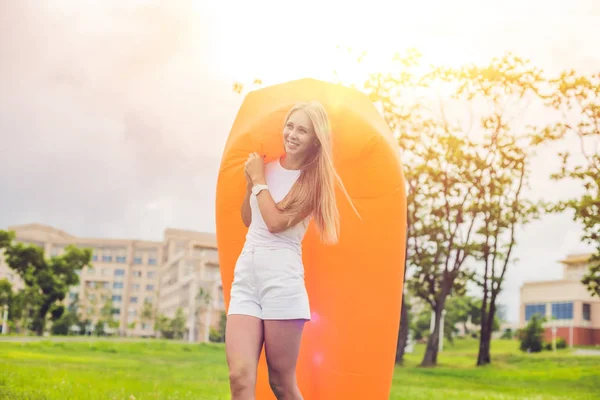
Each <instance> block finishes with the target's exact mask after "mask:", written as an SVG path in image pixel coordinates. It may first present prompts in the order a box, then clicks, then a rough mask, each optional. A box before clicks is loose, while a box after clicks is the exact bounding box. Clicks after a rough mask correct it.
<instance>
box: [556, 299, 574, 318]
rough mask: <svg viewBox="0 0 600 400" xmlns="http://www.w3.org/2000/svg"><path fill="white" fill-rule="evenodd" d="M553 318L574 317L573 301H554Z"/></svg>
mask: <svg viewBox="0 0 600 400" xmlns="http://www.w3.org/2000/svg"><path fill="white" fill-rule="evenodd" d="M552 318H556V319H573V303H570V302H569V303H552Z"/></svg>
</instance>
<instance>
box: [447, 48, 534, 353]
mask: <svg viewBox="0 0 600 400" xmlns="http://www.w3.org/2000/svg"><path fill="white" fill-rule="evenodd" d="M440 76H441V77H442V79H443V80H444V81H447V82H457V83H459V86H458V88H457V90H456V91H455V92H454V93H453V98H454V99H455V100H456V101H459V102H461V101H462V102H464V104H469V103H472V104H473V105H479V107H478V108H479V114H480V119H481V123H480V126H479V127H478V132H479V133H478V134H479V136H480V138H479V139H478V140H477V145H476V150H475V151H476V153H477V157H476V159H477V164H478V170H479V174H478V178H477V179H475V180H473V181H472V185H473V189H474V191H475V192H476V201H475V202H473V203H472V205H471V206H472V207H473V210H472V212H473V213H476V214H477V215H478V218H477V223H476V224H475V227H476V228H477V230H476V235H474V236H473V244H475V246H474V248H473V249H472V250H473V251H472V253H471V255H472V256H473V257H474V259H475V260H477V262H478V265H481V266H482V268H479V269H478V270H480V271H481V272H479V273H475V274H474V275H473V277H474V280H475V282H476V283H477V284H478V285H479V286H480V287H481V289H482V292H483V293H482V294H483V297H482V301H481V315H480V317H481V330H480V336H479V340H480V343H479V354H478V360H477V365H486V364H489V363H490V362H491V357H490V345H491V336H492V331H493V328H494V323H495V319H496V300H497V298H498V295H499V294H500V292H501V290H502V284H503V282H504V278H505V276H506V271H507V269H508V266H509V265H510V264H511V262H512V261H514V260H513V250H514V248H515V246H516V244H517V236H516V232H517V229H518V228H520V227H521V226H523V225H525V224H527V223H528V222H530V221H531V220H533V219H535V218H539V215H540V213H539V210H540V208H541V206H542V204H541V203H534V202H532V201H529V200H527V199H526V198H524V194H523V190H524V188H525V186H526V185H527V183H528V177H529V165H530V160H531V157H532V156H533V155H534V153H533V150H534V149H535V145H536V144H540V143H542V142H543V140H540V139H539V137H538V136H537V131H536V130H535V129H532V128H529V129H525V130H523V129H522V128H515V127H514V126H512V125H511V122H517V123H520V122H522V121H520V120H517V119H516V118H514V116H513V115H511V113H510V111H511V108H515V109H516V110H517V114H521V115H522V110H525V109H526V108H527V106H528V104H525V103H530V102H531V101H534V100H538V102H539V103H540V104H542V102H541V100H539V93H540V91H541V88H542V87H543V85H544V84H545V83H546V80H545V79H544V78H543V77H542V76H541V73H540V71H539V70H538V69H537V68H535V67H533V66H532V65H531V64H530V63H529V62H528V61H526V60H523V59H521V58H519V57H515V56H513V55H510V54H508V55H505V56H503V57H501V58H495V59H493V60H492V62H491V63H490V64H489V65H486V66H483V67H478V66H470V67H463V68H459V69H443V71H442V73H441V74H440ZM484 105H485V106H484ZM509 106H512V107H509Z"/></svg>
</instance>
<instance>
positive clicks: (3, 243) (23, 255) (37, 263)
mask: <svg viewBox="0 0 600 400" xmlns="http://www.w3.org/2000/svg"><path fill="white" fill-rule="evenodd" d="M14 238H15V234H14V232H8V231H3V230H0V249H4V255H5V259H6V263H7V264H8V266H9V268H11V269H12V270H14V271H15V272H16V273H17V274H19V276H20V277H21V279H22V280H23V282H24V283H25V285H26V286H27V287H29V288H31V289H32V292H33V293H36V295H37V296H36V297H37V298H38V301H39V302H38V305H39V307H37V310H36V313H35V315H34V318H33V329H34V330H35V332H36V333H37V334H38V335H39V336H41V335H42V334H43V333H44V328H45V326H46V318H47V316H48V313H49V311H50V310H51V309H52V307H53V306H54V305H55V304H56V303H57V302H60V301H62V300H63V299H64V298H65V295H66V294H67V292H68V290H69V287H70V286H71V285H76V284H78V283H79V276H78V275H77V272H78V271H80V270H81V269H82V268H83V267H84V266H85V265H87V264H89V263H90V261H91V259H92V251H91V250H90V249H80V248H78V247H76V246H73V245H70V246H67V248H66V249H65V253H64V254H62V255H60V256H55V257H51V258H50V259H46V258H45V257H44V251H43V249H41V248H40V247H37V246H30V245H24V244H22V243H18V242H14Z"/></svg>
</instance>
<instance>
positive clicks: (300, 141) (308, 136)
mask: <svg viewBox="0 0 600 400" xmlns="http://www.w3.org/2000/svg"><path fill="white" fill-rule="evenodd" d="M318 143H319V141H318V140H317V135H316V134H315V130H314V128H313V124H312V122H311V120H310V118H309V117H308V115H306V113H305V112H304V111H302V110H298V111H295V112H293V113H292V114H291V115H290V117H289V118H288V120H287V121H286V123H285V126H284V127H283V144H284V146H285V152H286V153H288V154H291V155H292V154H293V155H294V156H305V155H308V154H309V153H310V152H311V151H313V150H314V149H315V147H316V145H318Z"/></svg>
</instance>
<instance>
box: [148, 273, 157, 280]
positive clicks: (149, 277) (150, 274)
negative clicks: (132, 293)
mask: <svg viewBox="0 0 600 400" xmlns="http://www.w3.org/2000/svg"><path fill="white" fill-rule="evenodd" d="M154 275H156V271H148V279H152V278H154Z"/></svg>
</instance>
